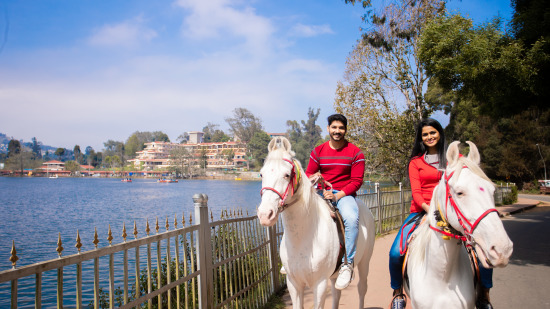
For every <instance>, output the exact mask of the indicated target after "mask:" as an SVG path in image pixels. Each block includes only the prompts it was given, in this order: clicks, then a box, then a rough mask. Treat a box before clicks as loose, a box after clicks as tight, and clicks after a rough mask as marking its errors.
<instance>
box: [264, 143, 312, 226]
mask: <svg viewBox="0 0 550 309" xmlns="http://www.w3.org/2000/svg"><path fill="white" fill-rule="evenodd" d="M267 149H268V150H269V153H268V154H267V157H266V159H265V162H264V165H263V167H262V169H261V170H260V175H261V177H262V189H261V194H262V201H261V203H260V206H259V207H258V218H259V219H260V223H261V224H262V225H264V226H272V225H274V224H275V223H276V222H277V219H278V216H279V213H280V212H282V211H283V210H284V208H285V207H286V206H287V205H289V204H288V203H289V201H290V200H291V199H292V197H293V196H294V194H295V193H296V190H297V189H298V187H299V186H300V183H301V182H302V180H303V176H302V175H301V174H302V173H303V171H302V168H301V166H300V163H299V162H298V161H297V160H295V159H294V152H293V151H292V149H291V145H290V142H289V141H288V139H286V138H284V137H275V138H273V139H272V140H271V142H269V145H268V146H267Z"/></svg>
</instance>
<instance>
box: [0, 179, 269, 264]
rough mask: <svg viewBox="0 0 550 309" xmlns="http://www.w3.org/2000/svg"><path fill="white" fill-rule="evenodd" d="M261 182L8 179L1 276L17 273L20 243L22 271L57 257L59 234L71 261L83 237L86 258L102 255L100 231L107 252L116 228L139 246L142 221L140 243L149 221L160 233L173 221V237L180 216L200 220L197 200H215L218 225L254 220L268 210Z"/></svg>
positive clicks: (2, 203) (0, 184)
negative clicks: (232, 215)
mask: <svg viewBox="0 0 550 309" xmlns="http://www.w3.org/2000/svg"><path fill="white" fill-rule="evenodd" d="M260 188H261V183H260V182H258V181H224V180H180V181H179V183H157V182H156V180H153V179H134V180H133V182H131V183H125V182H122V181H120V179H115V178H112V179H111V178H107V179H105V178H102V179H98V178H58V179H49V178H38V177H36V178H18V177H0V270H6V269H9V268H11V262H10V261H9V257H10V251H11V246H12V240H15V247H16V249H17V256H18V257H19V261H18V262H17V265H18V266H23V265H28V264H32V263H36V262H40V261H44V260H48V259H52V258H56V257H57V252H56V251H55V249H56V247H57V239H58V234H59V233H61V240H62V242H63V247H64V248H65V250H64V251H63V256H66V255H70V254H75V253H77V249H76V248H75V247H74V245H75V244H76V240H75V239H76V232H77V230H78V231H79V232H80V237H81V240H82V244H83V247H82V251H86V250H91V249H93V248H94V245H93V243H92V241H93V234H94V228H97V232H98V235H99V240H100V243H99V246H100V247H102V246H105V245H106V244H107V243H108V242H107V240H106V239H107V231H108V226H109V224H110V225H111V229H112V233H113V237H114V240H113V243H120V242H122V236H121V235H122V225H123V222H124V223H125V224H126V230H127V234H128V235H129V236H128V239H133V235H132V231H133V225H134V220H135V221H136V224H137V227H138V232H139V234H138V237H139V238H141V237H143V236H145V223H146V219H147V218H148V219H149V225H150V226H151V230H152V231H154V225H155V218H156V217H158V218H159V225H160V226H161V229H160V231H165V230H166V229H165V227H164V225H165V221H166V217H168V221H169V223H170V226H171V228H170V229H173V223H174V216H175V215H177V217H178V226H179V227H181V217H182V215H183V214H185V220H186V222H187V224H189V216H190V215H193V216H194V207H193V199H192V197H193V195H194V194H196V193H205V194H207V195H208V207H209V209H210V210H212V212H213V215H214V218H215V219H218V218H219V217H220V213H221V211H222V210H225V209H237V208H242V209H243V210H248V211H249V213H250V214H253V213H254V212H255V209H256V206H257V205H258V204H259V202H260Z"/></svg>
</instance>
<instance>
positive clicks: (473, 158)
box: [466, 141, 481, 165]
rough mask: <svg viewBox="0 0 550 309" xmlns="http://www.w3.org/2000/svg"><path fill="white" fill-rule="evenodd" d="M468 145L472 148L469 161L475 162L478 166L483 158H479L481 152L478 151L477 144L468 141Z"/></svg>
mask: <svg viewBox="0 0 550 309" xmlns="http://www.w3.org/2000/svg"><path fill="white" fill-rule="evenodd" d="M466 144H468V145H469V146H470V152H469V153H468V159H469V160H470V161H472V162H474V163H475V164H476V165H479V162H481V157H480V156H479V150H477V146H476V144H474V143H472V142H470V141H467V142H466Z"/></svg>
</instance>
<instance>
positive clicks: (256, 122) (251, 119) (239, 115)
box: [225, 107, 262, 143]
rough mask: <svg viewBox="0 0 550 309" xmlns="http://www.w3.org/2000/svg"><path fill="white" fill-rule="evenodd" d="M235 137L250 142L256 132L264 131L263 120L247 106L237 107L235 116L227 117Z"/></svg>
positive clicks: (234, 111) (226, 119) (234, 112)
mask: <svg viewBox="0 0 550 309" xmlns="http://www.w3.org/2000/svg"><path fill="white" fill-rule="evenodd" d="M225 121H226V122H227V124H228V125H229V128H230V131H231V134H233V137H235V138H238V139H239V140H241V141H243V142H245V143H248V142H250V141H251V140H252V137H253V136H254V134H255V133H256V132H260V131H262V121H261V120H260V118H258V117H256V116H254V115H253V114H252V113H251V112H250V111H249V110H248V109H246V108H242V107H239V108H235V109H234V110H233V117H228V118H225Z"/></svg>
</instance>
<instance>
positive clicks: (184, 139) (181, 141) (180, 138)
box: [176, 132, 189, 144]
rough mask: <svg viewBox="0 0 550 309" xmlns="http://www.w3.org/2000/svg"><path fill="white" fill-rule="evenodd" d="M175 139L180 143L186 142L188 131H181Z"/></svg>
mask: <svg viewBox="0 0 550 309" xmlns="http://www.w3.org/2000/svg"><path fill="white" fill-rule="evenodd" d="M176 141H177V142H178V143H180V144H187V142H188V141H189V133H187V132H183V133H182V134H180V136H178V138H177V139H176Z"/></svg>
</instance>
